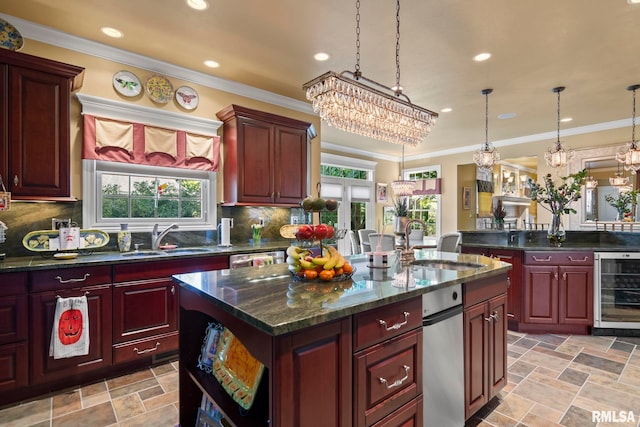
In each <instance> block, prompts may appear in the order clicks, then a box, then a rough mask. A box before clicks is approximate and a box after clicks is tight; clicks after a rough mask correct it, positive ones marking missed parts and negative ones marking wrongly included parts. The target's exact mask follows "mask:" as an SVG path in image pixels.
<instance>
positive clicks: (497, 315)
mask: <svg viewBox="0 0 640 427" xmlns="http://www.w3.org/2000/svg"><path fill="white" fill-rule="evenodd" d="M489 317H491V318H492V319H493V321H494V322H497V321H499V320H500V314H499V313H498V312H497V311H494V312H493V314H490V315H489Z"/></svg>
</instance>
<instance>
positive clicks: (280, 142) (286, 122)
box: [217, 105, 316, 206]
mask: <svg viewBox="0 0 640 427" xmlns="http://www.w3.org/2000/svg"><path fill="white" fill-rule="evenodd" d="M217 116H218V118H219V119H220V120H222V121H223V122H224V126H223V132H224V134H223V152H224V157H223V158H224V163H223V168H224V195H223V204H224V205H227V206H241V205H246V206H251V205H260V206H265V205H266V206H299V205H300V201H301V200H302V199H303V198H305V197H306V195H307V191H308V188H309V186H308V181H309V178H308V172H307V171H308V163H309V150H308V143H309V141H310V140H311V139H312V138H314V137H315V136H316V134H315V130H314V128H313V126H312V125H311V124H310V123H307V122H303V121H299V120H294V119H291V118H288V117H282V116H278V115H275V114H271V113H265V112H262V111H256V110H251V109H248V108H244V107H240V106H238V105H230V106H228V107H227V108H225V109H223V110H221V111H219V112H218V113H217Z"/></svg>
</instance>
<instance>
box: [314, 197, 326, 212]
mask: <svg viewBox="0 0 640 427" xmlns="http://www.w3.org/2000/svg"><path fill="white" fill-rule="evenodd" d="M311 205H312V206H313V210H314V211H316V212H320V211H321V210H322V209H324V208H325V206H326V205H327V203H326V202H325V201H324V199H323V198H322V197H318V198H316V199H313V202H312V203H311Z"/></svg>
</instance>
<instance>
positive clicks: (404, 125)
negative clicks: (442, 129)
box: [302, 0, 438, 146]
mask: <svg viewBox="0 0 640 427" xmlns="http://www.w3.org/2000/svg"><path fill="white" fill-rule="evenodd" d="M302 88H303V89H304V90H305V91H306V96H307V99H308V100H309V101H311V102H312V105H313V111H314V112H315V113H317V114H318V115H319V116H320V118H321V119H322V120H324V121H325V122H327V124H329V126H334V127H336V128H338V129H341V130H344V131H346V132H350V133H355V134H358V135H362V136H365V137H368V138H373V139H377V140H380V141H388V142H392V143H394V144H403V145H404V144H406V145H410V146H416V145H417V144H418V143H419V142H421V141H422V140H423V139H424V138H425V137H426V136H427V135H428V134H429V132H431V128H432V126H433V125H434V124H435V119H436V118H437V117H438V114H437V113H434V112H433V111H430V110H427V109H426V108H422V107H419V106H417V105H414V104H412V103H411V100H410V99H409V97H408V96H406V95H404V94H403V93H402V87H401V86H400V0H397V1H396V85H395V86H394V87H393V88H390V87H387V86H385V85H382V84H380V83H378V82H375V81H373V80H370V79H368V78H366V77H364V76H363V75H362V72H361V71H360V0H356V68H355V71H353V72H351V71H343V72H342V73H336V72H334V71H329V72H327V73H324V74H322V75H321V76H319V77H316V78H315V79H313V80H311V81H310V82H307V83H305V84H304V85H302ZM403 98H404V99H403Z"/></svg>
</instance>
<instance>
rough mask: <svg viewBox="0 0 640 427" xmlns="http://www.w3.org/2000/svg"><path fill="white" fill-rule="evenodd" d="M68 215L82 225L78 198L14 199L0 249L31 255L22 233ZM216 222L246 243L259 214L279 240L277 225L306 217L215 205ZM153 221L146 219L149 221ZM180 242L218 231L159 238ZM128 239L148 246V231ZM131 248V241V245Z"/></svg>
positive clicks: (209, 238)
mask: <svg viewBox="0 0 640 427" xmlns="http://www.w3.org/2000/svg"><path fill="white" fill-rule="evenodd" d="M52 218H60V219H71V221H72V222H74V223H76V224H77V225H78V226H79V227H80V228H82V227H83V225H82V201H77V202H64V203H52V202H16V201H12V203H11V209H10V210H9V211H6V212H0V221H2V222H4V223H5V225H6V226H7V227H8V229H7V230H6V233H5V242H4V243H0V253H5V254H6V256H7V257H17V256H31V255H34V252H31V251H28V250H27V249H25V248H24V246H23V245H22V239H23V237H24V236H25V235H26V234H27V233H29V232H30V231H34V230H49V229H51V219H52ZM217 218H218V223H220V219H221V218H233V223H234V226H233V229H232V230H231V243H232V244H248V243H249V239H251V238H252V230H251V224H257V223H258V222H259V221H260V218H262V219H263V220H264V228H263V231H262V238H263V240H270V241H274V240H283V239H282V237H281V236H280V227H282V226H283V225H285V224H290V223H303V222H307V221H308V220H310V218H308V216H307V214H305V213H304V212H303V211H302V209H298V208H275V207H218V215H217ZM152 223H153V221H150V225H152ZM163 241H165V242H167V243H171V244H177V245H180V246H208V245H217V244H218V231H217V229H214V230H202V231H180V230H179V229H178V230H176V231H173V232H171V233H169V234H168V235H167V237H166V238H165V239H164V240H163ZM132 243H141V244H142V245H143V246H142V247H143V248H144V249H149V248H150V247H151V235H150V233H147V232H143V233H135V232H134V233H133V235H132ZM131 247H132V248H133V245H132V246H131ZM101 250H103V251H117V250H118V249H117V245H116V233H110V241H109V244H108V245H107V246H105V247H104V248H101Z"/></svg>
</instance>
